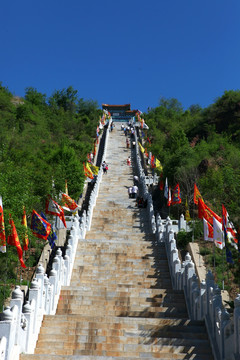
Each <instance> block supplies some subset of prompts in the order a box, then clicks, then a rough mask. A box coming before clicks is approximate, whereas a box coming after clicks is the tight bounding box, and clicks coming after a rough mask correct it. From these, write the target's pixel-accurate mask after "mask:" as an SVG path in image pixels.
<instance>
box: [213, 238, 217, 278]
mask: <svg viewBox="0 0 240 360" xmlns="http://www.w3.org/2000/svg"><path fill="white" fill-rule="evenodd" d="M213 269H214V276H215V274H216V271H215V243H214V240H213Z"/></svg>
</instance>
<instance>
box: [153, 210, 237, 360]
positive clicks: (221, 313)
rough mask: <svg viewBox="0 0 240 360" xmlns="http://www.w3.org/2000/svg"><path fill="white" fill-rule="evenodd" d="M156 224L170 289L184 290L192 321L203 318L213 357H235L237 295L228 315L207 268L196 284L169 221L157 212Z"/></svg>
mask: <svg viewBox="0 0 240 360" xmlns="http://www.w3.org/2000/svg"><path fill="white" fill-rule="evenodd" d="M156 223H157V230H156V235H157V240H158V241H159V242H164V243H165V246H166V253H167V257H168V264H169V270H170V274H171V279H172V285H173V288H174V289H176V290H183V291H184V294H185V299H186V303H187V308H188V313H189V317H190V318H191V319H193V320H205V323H206V327H207V331H208V335H209V339H210V342H211V345H212V349H213V353H214V357H215V359H216V360H236V359H239V358H240V342H239V340H240V337H239V336H240V294H239V295H238V296H237V298H236V299H235V301H234V311H233V315H232V316H231V315H230V314H229V313H228V311H227V309H226V308H225V307H224V306H223V301H222V296H221V290H220V289H219V287H218V286H217V285H216V284H215V282H214V278H213V274H212V273H211V271H208V273H207V276H206V279H205V280H204V281H202V282H201V284H200V285H199V281H198V277H197V275H196V270H195V265H194V263H193V261H192V259H191V256H190V255H189V253H187V255H186V256H185V259H184V261H182V262H181V260H180V259H179V256H178V249H177V247H176V240H175V238H174V231H173V228H172V222H171V220H170V219H169V218H168V219H167V222H166V223H165V224H163V222H162V221H161V219H160V217H159V215H158V216H157V221H156Z"/></svg>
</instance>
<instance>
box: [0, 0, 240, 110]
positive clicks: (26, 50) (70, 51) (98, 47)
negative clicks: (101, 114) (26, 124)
mask: <svg viewBox="0 0 240 360" xmlns="http://www.w3.org/2000/svg"><path fill="white" fill-rule="evenodd" d="M239 14H240V1H239V0H201V1H200V0H182V1H180V0H172V1H171V0H148V1H143V0H128V1H126V0H121V1H114V0H102V1H99V0H92V1H82V0H68V1H65V0H47V1H46V0H41V1H36V0H31V1H30V0H22V1H19V0H12V1H4V2H2V4H1V12H0V20H1V28H0V40H1V42H0V44H1V45H0V51H1V56H0V81H2V83H3V85H4V86H7V87H8V88H9V90H10V91H11V92H13V93H14V94H15V95H19V96H24V94H25V88H26V87H30V86H31V87H34V88H36V89H37V90H38V91H39V92H42V93H45V94H47V95H48V96H50V95H51V94H52V93H53V92H54V90H61V89H63V88H66V87H68V86H70V85H71V86H73V87H74V88H75V89H77V90H78V95H79V97H83V98H84V99H93V100H97V101H98V103H99V105H101V104H102V103H108V104H125V103H130V104H131V108H132V109H140V110H142V111H146V110H147V108H148V107H156V106H158V102H159V99H160V97H161V96H164V97H166V98H171V97H174V98H177V99H178V100H179V101H180V102H181V103H182V105H183V106H184V108H188V107H189V106H190V105H191V104H200V105H201V106H203V107H206V106H208V105H210V104H211V103H213V102H214V101H215V99H216V98H217V97H219V96H221V95H222V94H223V92H224V91H225V90H230V89H234V90H237V89H239V88H240V21H239Z"/></svg>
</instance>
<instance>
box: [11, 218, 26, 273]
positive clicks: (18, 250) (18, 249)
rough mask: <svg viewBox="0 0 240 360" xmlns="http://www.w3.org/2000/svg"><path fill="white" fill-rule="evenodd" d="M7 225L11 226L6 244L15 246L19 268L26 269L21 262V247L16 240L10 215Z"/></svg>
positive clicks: (16, 235)
mask: <svg viewBox="0 0 240 360" xmlns="http://www.w3.org/2000/svg"><path fill="white" fill-rule="evenodd" d="M9 224H10V225H11V233H10V234H9V235H8V240H7V242H8V244H9V245H12V246H16V248H17V252H18V258H19V261H20V264H21V267H23V268H26V265H25V264H24V261H23V251H22V247H21V244H20V241H19V238H18V234H17V230H16V227H15V225H14V222H13V219H12V217H11V214H9Z"/></svg>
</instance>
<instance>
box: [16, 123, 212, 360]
mask: <svg viewBox="0 0 240 360" xmlns="http://www.w3.org/2000/svg"><path fill="white" fill-rule="evenodd" d="M130 151H131V150H130V149H129V150H128V149H126V138H125V136H124V135H123V134H122V132H121V131H120V130H118V126H116V128H115V129H114V133H113V134H112V133H110V136H109V143H108V147H107V157H106V162H107V163H108V164H109V174H108V175H105V176H103V178H102V182H101V186H100V191H99V196H98V199H97V202H96V206H95V208H94V211H93V217H92V224H91V230H90V231H89V232H88V233H87V234H86V238H85V239H81V240H80V241H79V242H78V246H77V252H76V257H75V262H74V266H73V273H72V278H71V285H70V286H65V287H63V288H62V291H61V294H60V298H59V304H58V308H57V313H56V315H54V316H53V315H51V316H49V315H48V316H44V319H43V322H42V327H41V332H40V334H39V338H38V342H37V348H36V351H35V352H36V354H34V355H28V356H27V357H26V355H22V356H21V360H34V359H35V360H46V359H48V360H51V359H52V360H64V359H70V360H76V359H78V360H83V359H85V360H87V359H89V360H106V359H108V360H114V359H118V360H123V359H124V360H125V359H128V360H132V359H134V360H136V359H145V360H147V359H149V360H150V359H165V360H167V359H172V360H173V359H195V360H200V359H201V360H210V359H213V357H212V354H211V347H210V345H209V341H208V338H207V332H206V328H205V326H204V323H203V322H201V321H191V320H189V319H188V314H187V309H186V304H185V299H184V295H183V291H174V290H173V289H172V284H171V279H170V274H169V267H168V262H167V255H166V250H165V246H164V243H163V244H157V242H156V237H155V235H154V234H152V233H151V231H150V227H149V221H148V212H147V209H138V208H137V207H136V206H135V200H134V199H129V197H128V193H127V188H128V187H129V186H131V185H132V184H133V169H134V167H129V166H127V165H126V159H127V157H128V155H130Z"/></svg>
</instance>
